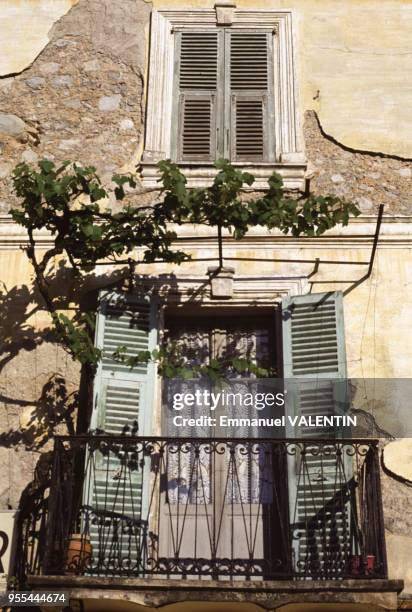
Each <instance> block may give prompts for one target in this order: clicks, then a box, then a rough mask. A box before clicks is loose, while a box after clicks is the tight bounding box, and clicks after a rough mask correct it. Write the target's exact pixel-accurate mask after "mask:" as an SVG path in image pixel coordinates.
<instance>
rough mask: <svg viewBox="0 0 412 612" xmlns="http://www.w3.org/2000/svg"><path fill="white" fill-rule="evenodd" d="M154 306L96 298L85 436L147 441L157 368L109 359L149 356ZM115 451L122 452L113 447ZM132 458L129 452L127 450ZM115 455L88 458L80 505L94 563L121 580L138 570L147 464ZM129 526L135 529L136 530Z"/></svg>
mask: <svg viewBox="0 0 412 612" xmlns="http://www.w3.org/2000/svg"><path fill="white" fill-rule="evenodd" d="M156 321H157V314H156V302H155V300H154V299H153V298H151V297H150V296H140V297H135V296H129V295H122V294H118V293H102V294H101V295H100V299H99V311H98V315H97V325H96V345H97V346H98V347H99V348H100V349H101V350H102V360H101V362H100V364H99V368H98V371H97V373H96V378H95V384H94V410H93V415H92V421H91V429H92V430H95V429H99V430H103V431H104V432H105V433H106V434H113V435H117V436H122V435H128V434H132V433H133V434H134V435H139V436H148V435H151V434H152V421H153V406H154V392H155V377H156V372H155V364H154V363H151V362H149V363H143V364H140V365H138V366H136V367H134V368H133V369H131V368H130V367H129V366H128V365H126V364H124V363H121V362H119V361H118V360H117V359H115V358H114V357H113V353H114V352H115V351H116V349H117V348H119V347H125V349H126V355H128V356H133V355H136V354H137V353H138V352H139V351H145V350H149V351H151V350H153V349H154V348H155V347H156V343H157V324H156ZM119 448H121V447H119ZM129 452H130V451H129ZM125 457H126V459H127V458H128V457H127V455H125V453H123V451H122V450H121V452H120V454H118V455H117V456H116V454H115V453H113V452H111V453H110V454H109V455H108V456H105V455H101V454H100V452H94V453H91V454H90V456H89V457H88V465H87V472H88V479H87V486H86V488H85V493H84V498H83V501H84V504H85V505H87V506H89V507H90V506H91V507H92V511H91V517H92V518H93V517H95V518H97V520H96V521H95V522H94V524H93V523H91V524H89V533H90V537H91V543H92V546H93V557H94V559H95V563H96V562H98V563H99V564H100V565H102V566H103V567H104V568H105V569H106V571H108V572H109V573H112V574H113V575H116V574H126V575H127V569H128V564H129V565H130V568H132V567H133V568H135V569H134V571H135V572H136V567H139V566H140V564H141V562H142V558H143V555H144V541H143V538H142V533H143V531H142V528H141V527H140V526H139V521H141V519H146V518H147V505H148V499H147V494H146V492H145V488H146V487H145V486H144V485H143V483H144V482H145V483H147V482H148V478H147V472H148V469H149V466H148V465H144V464H143V463H142V460H143V459H144V458H143V457H142V456H139V460H138V461H137V462H135V463H133V462H131V461H130V460H126V461H125V460H124V459H125ZM134 525H135V526H136V527H134Z"/></svg>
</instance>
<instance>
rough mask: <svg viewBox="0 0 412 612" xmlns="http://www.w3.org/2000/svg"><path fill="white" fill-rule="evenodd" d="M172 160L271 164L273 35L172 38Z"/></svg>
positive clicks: (223, 31)
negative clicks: (174, 67)
mask: <svg viewBox="0 0 412 612" xmlns="http://www.w3.org/2000/svg"><path fill="white" fill-rule="evenodd" d="M175 57H176V59H177V61H176V72H175V78H174V104H175V108H176V115H175V116H177V117H178V121H176V122H174V123H173V126H172V130H173V133H172V149H173V158H174V159H175V160H176V161H178V162H185V161H189V162H195V161H213V160H215V159H217V158H219V157H225V158H226V159H230V160H231V161H245V162H248V161H256V162H258V161H271V160H273V161H274V160H275V142H274V135H275V125H274V114H275V109H274V92H273V31H264V30H260V31H256V30H248V29H242V30H232V29H230V28H215V29H213V30H212V29H210V30H209V31H207V30H203V31H201V30H198V29H195V30H190V31H184V30H183V31H180V32H176V33H175Z"/></svg>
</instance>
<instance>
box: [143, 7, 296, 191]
mask: <svg viewBox="0 0 412 612" xmlns="http://www.w3.org/2000/svg"><path fill="white" fill-rule="evenodd" d="M293 39H294V37H293V32H292V14H291V12H290V11H282V10H280V11H265V10H262V11H254V10H243V9H242V10H238V9H237V8H236V7H235V6H234V5H230V7H228V5H227V3H226V4H223V3H222V4H219V3H217V4H216V5H215V8H214V9H199V10H185V11H184V10H172V9H171V10H154V11H153V13H152V23H151V37H150V58H149V80H148V89H147V114H146V134H145V147H144V153H143V156H142V179H143V183H144V184H145V185H146V186H148V187H149V186H151V187H158V183H157V179H158V170H157V166H156V164H157V162H158V161H159V160H161V159H168V158H171V159H173V160H174V161H175V162H178V163H179V165H180V166H181V167H182V170H183V171H184V172H185V175H186V177H187V178H188V186H189V187H191V186H192V187H193V186H205V185H207V184H210V181H211V179H212V178H213V176H214V173H215V169H214V167H213V163H214V161H215V160H216V159H218V158H220V157H224V158H226V159H230V161H231V162H232V163H233V164H235V165H239V166H242V167H243V168H244V169H246V170H247V169H249V170H250V172H252V174H254V176H255V177H256V183H255V185H254V187H256V188H259V187H263V188H265V187H266V186H267V179H268V177H269V176H270V175H271V174H272V172H273V171H274V170H276V171H277V172H279V173H280V174H281V175H282V176H283V179H284V183H285V187H286V188H289V189H295V188H302V187H303V179H304V173H305V170H306V164H305V156H304V153H303V146H302V136H301V128H300V122H299V114H298V102H297V90H296V86H295V62H294V49H293Z"/></svg>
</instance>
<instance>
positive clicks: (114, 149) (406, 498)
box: [0, 0, 412, 592]
mask: <svg viewBox="0 0 412 612" xmlns="http://www.w3.org/2000/svg"><path fill="white" fill-rule="evenodd" d="M165 5H166V6H167V7H168V8H170V7H172V6H175V7H176V8H177V7H179V8H183V7H190V6H192V7H196V8H199V7H210V6H212V5H213V2H187V3H184V4H183V3H182V2H180V1H179V2H177V1H176V2H175V1H174V0H173V1H170V2H167V3H166V4H165V3H163V4H162V5H160V4H159V3H156V4H155V6H159V7H160V6H163V7H164V6H165ZM238 6H239V7H247V6H248V7H249V6H250V5H249V3H248V2H246V0H239V1H238ZM253 6H254V7H255V8H259V7H260V8H265V9H267V8H287V9H292V10H293V19H294V26H295V52H296V76H297V85H298V90H299V93H300V109H301V118H302V122H303V120H304V112H305V111H307V112H306V118H305V125H304V133H305V142H306V151H307V156H308V160H309V165H308V176H309V177H311V188H312V189H313V190H314V191H315V192H317V191H319V192H320V191H322V192H325V191H326V192H328V191H329V192H332V193H337V194H339V195H343V196H345V197H347V198H354V199H356V200H358V201H359V203H360V205H361V208H362V210H363V212H364V213H367V214H373V213H374V212H376V209H377V207H378V206H379V204H381V203H384V204H385V207H386V212H387V214H391V215H393V216H394V217H395V218H394V219H393V221H394V222H393V223H384V226H383V235H382V240H381V242H380V247H379V249H378V252H377V258H376V261H375V267H374V271H373V274H372V276H371V277H370V278H369V279H368V280H365V281H364V282H363V283H361V284H360V285H359V286H356V287H354V288H353V290H352V291H350V292H349V293H348V294H347V295H346V296H345V318H346V331H347V352H348V367H349V375H350V376H352V377H366V378H368V377H371V378H374V377H376V378H378V377H388V378H394V377H410V370H411V364H412V346H411V344H410V339H409V335H408V334H406V333H405V330H406V329H409V327H410V321H411V320H412V293H411V291H410V287H411V279H410V270H411V269H412V252H411V246H412V245H411V241H410V237H411V232H410V227H411V226H410V225H408V222H409V220H410V219H408V218H399V216H397V215H400V214H401V215H408V214H410V210H411V196H410V193H411V187H412V169H411V168H412V165H411V162H410V161H409V160H408V159H403V157H405V158H411V157H412V145H411V141H410V134H411V132H412V116H411V113H410V108H411V107H412V90H411V88H410V83H409V82H410V74H411V73H412V65H411V62H412V60H411V58H412V50H411V42H410V31H411V29H412V27H411V26H412V23H411V22H412V2H404V1H402V0H397V1H395V0H392V1H390V0H384V1H382V2H377V0H362V1H358V0H348V1H347V2H345V3H341V2H338V1H337V0H333V1H332V0H322V2H320V1H319V0H292V1H290V2H289V1H286V0H278V1H276V2H275V1H274V0H271V1H265V2H264V1H263V0H254V1H253ZM150 10H151V4H150V3H149V2H146V1H145V0H79V1H78V2H75V0H53V1H52V0H47V1H46V0H15V1H12V0H3V2H2V4H1V7H0V20H2V21H3V25H2V33H3V36H2V40H1V41H0V58H1V64H0V70H1V74H2V75H3V76H4V77H5V78H0V212H6V211H8V210H9V208H10V205H12V204H13V203H14V198H13V196H12V194H11V179H10V175H11V172H12V169H13V167H14V165H15V164H16V163H17V162H19V161H22V160H24V161H29V162H35V161H36V160H37V159H39V158H41V157H49V158H51V159H55V160H57V161H59V160H64V159H67V158H70V159H75V160H79V161H81V162H82V163H87V164H89V163H91V164H94V165H96V166H97V168H98V170H99V172H100V173H102V175H103V177H104V178H105V180H107V179H108V177H109V176H110V175H111V173H112V172H114V171H117V170H120V169H122V168H134V167H135V165H136V163H137V162H138V161H139V158H140V154H141V150H142V138H143V132H144V110H145V90H146V71H147V64H146V58H147V44H148V35H149V20H150ZM10 74H15V76H10ZM315 112H316V113H317V116H316V114H315ZM358 150H360V151H370V152H372V153H362V152H359V151H358ZM373 152H376V154H373ZM138 191H139V190H138ZM153 197H154V196H153V195H152V194H150V193H148V194H141V198H142V200H143V199H145V201H151V199H152V198H153ZM396 216H397V217H396ZM396 221H397V222H396ZM401 221H402V223H401ZM360 227H361V225H360V224H357V223H354V224H353V226H351V228H350V229H351V230H353V232H354V234H356V235H357V236H358V237H357V238H356V237H354V238H353V239H350V238H347V239H345V240H342V241H340V240H339V238H336V237H333V238H331V239H330V240H328V239H327V240H325V241H323V242H320V241H318V242H316V241H314V242H310V241H309V242H306V243H305V247H303V246H302V244H301V243H296V242H295V243H290V242H287V241H285V240H282V239H278V238H277V239H276V240H275V239H273V240H272V239H270V240H268V241H266V242H264V241H263V242H262V240H261V239H259V240H256V241H255V240H254V239H251V240H249V242H248V243H246V244H245V246H244V247H242V251H241V252H239V248H240V247H231V248H232V251H231V253H232V255H236V254H241V255H243V256H247V255H248V254H249V255H253V254H255V253H257V252H258V253H259V255H260V256H262V257H263V256H266V257H268V258H273V257H277V258H279V254H281V255H282V257H281V258H284V259H287V258H290V259H291V260H293V259H304V258H308V259H315V258H316V257H321V258H323V259H325V260H337V261H341V260H345V261H352V262H354V263H356V262H357V264H358V265H353V266H346V265H343V266H342V265H336V266H334V265H321V266H320V268H319V271H318V273H317V275H316V276H314V277H312V278H311V279H310V280H311V281H312V282H313V285H312V289H313V291H323V290H333V289H349V288H350V287H351V286H353V284H354V282H355V281H357V280H358V279H359V278H361V276H362V275H363V274H365V271H366V268H365V265H361V264H360V263H359V262H361V261H363V262H364V261H368V258H369V255H370V249H371V240H370V239H369V238H366V239H365V238H362V231H360V229H359V228H360ZM373 229H374V223H373V220H372V221H371V223H370V226H368V229H367V235H368V236H370V235H371V234H372V233H373ZM9 231H11V226H9V225H7V227H6V228H5V232H4V235H5V236H6V237H7V234H8V232H9ZM349 234H350V232H349ZM17 242H18V241H17ZM215 252H216V248H215V246H214V245H212V246H210V247H207V246H205V247H204V249H203V250H202V252H201V253H200V255H201V256H204V257H205V256H208V255H210V254H211V253H215ZM226 253H227V254H228V255H229V254H230V249H229V250H227V251H226ZM206 267H207V264H202V265H198V264H196V265H195V264H187V265H185V267H184V268H181V269H180V270H179V271H178V272H182V273H185V274H191V273H192V274H196V275H204V273H205V272H206ZM0 270H1V274H0V281H1V282H2V285H1V286H0V300H1V309H0V324H1V325H2V332H1V334H2V336H1V339H3V341H5V345H4V346H5V352H4V353H3V354H2V355H1V356H0V360H1V361H0V367H2V370H1V376H0V408H1V410H0V418H1V421H0V430H1V432H3V433H5V434H6V436H5V437H4V436H3V438H2V442H5V444H3V446H2V448H0V460H1V462H2V465H5V466H6V469H4V470H2V472H1V474H0V504H1V506H2V507H6V506H7V505H8V504H9V505H11V506H12V507H16V506H17V505H18V501H19V497H20V494H21V491H22V489H23V487H24V486H25V484H26V483H27V482H28V481H29V480H30V479H31V476H32V473H33V469H34V466H35V464H36V462H37V460H38V453H39V451H43V450H45V449H47V446H40V447H39V444H42V443H43V438H41V439H40V441H39V440H38V438H37V434H38V431H37V428H38V426H39V425H44V424H45V423H46V422H50V419H51V414H50V410H51V409H52V410H53V409H54V407H55V400H56V399H57V398H58V395H59V393H60V394H61V391H60V389H61V387H59V385H61V382H59V381H61V380H62V379H63V380H64V381H65V384H66V387H67V390H66V393H68V394H70V393H72V392H73V391H75V389H76V388H77V386H78V382H79V368H78V367H77V365H74V364H73V363H72V362H71V360H70V359H69V358H68V356H67V355H66V354H65V353H63V351H61V350H58V349H57V348H56V347H55V345H54V344H53V343H52V342H51V341H50V340H51V339H50V336H49V335H48V333H47V327H48V319H47V317H46V316H45V314H44V312H43V310H42V307H41V305H39V301H38V296H36V294H35V292H33V287H32V273H31V270H30V267H29V265H28V263H27V260H26V259H25V255H24V253H23V252H22V251H21V250H20V249H19V248H18V247H15V248H8V250H0ZM312 270H313V264H307V265H304V264H302V263H296V262H295V263H293V262H292V261H291V262H290V263H284V264H276V265H274V264H267V265H262V263H259V264H257V263H256V264H252V263H248V264H246V263H244V264H239V265H238V266H237V267H236V275H249V276H255V277H259V276H262V275H268V276H273V275H275V276H280V277H290V276H296V277H300V278H302V277H304V276H307V275H309V274H310V273H311V272H312ZM145 271H146V272H148V273H149V272H153V273H154V274H158V273H167V272H173V271H176V270H173V269H172V268H171V267H168V266H164V267H163V268H162V269H159V268H158V267H157V268H154V267H153V268H152V269H150V268H146V269H145ZM70 282H71V281H70V279H67V278H64V279H63V277H62V280H61V285H60V287H61V286H63V285H64V287H65V288H66V289H67V291H68V292H70V288H71V285H70ZM47 385H48V386H47ZM68 405H70V402H68V401H67V399H66V398H65V397H64V401H63V402H62V411H63V413H62V414H61V415H59V419H58V423H56V427H57V428H58V427H63V428H66V427H67V426H68V424H69V427H70V423H69V419H68V420H66V419H65V414H64V407H67V406H68ZM360 405H361V407H364V408H365V409H367V410H369V411H370V412H371V411H372V412H373V410H375V411H376V410H377V407H376V405H374V404H373V402H372V403H371V404H370V403H368V398H367V397H366V398H364V402H363V404H360ZM35 406H37V407H40V416H39V414H37V413H35V414H34V413H33V409H34V407H35ZM378 408H379V407H378ZM384 408H385V406H384ZM389 414H390V412H389V411H388V410H387V409H386V416H385V409H384V410H381V411H380V413H379V418H380V419H381V420H380V424H381V426H382V427H383V428H384V429H385V430H386V431H389V432H390V431H391V427H392V425H393V423H391V418H390V417H389ZM66 416H68V417H69V416H70V415H66ZM60 417H61V418H60ZM39 419H40V422H39ZM40 429H42V428H41V427H40ZM46 429H47V428H46ZM40 433H41V435H43V433H44V432H43V433H42V431H41V432H40ZM49 433H50V431H49ZM33 443H34V448H33ZM26 446H28V447H29V448H31V451H30V452H28V451H27V450H25V448H26ZM384 490H385V510H386V520H387V529H388V531H389V533H390V536H391V537H390V538H389V544H390V551H392V552H391V555H392V557H391V558H392V559H394V558H395V556H396V555H397V552H396V547H397V546H398V545H400V543H402V546H403V547H405V548H403V549H402V550H403V551H404V552H402V555H403V554H405V555H407V553H406V547H407V546H409V541H408V540H406V539H405V537H404V536H405V534H407V533H411V529H412V519H411V518H410V513H408V509H410V507H411V496H410V489H408V488H407V487H406V485H402V484H400V483H396V482H395V481H394V480H392V479H390V478H388V477H386V478H385V480H384ZM402 555H399V556H398V557H397V558H398V559H403V558H404V557H402ZM405 558H407V557H406V556H405ZM391 563H392V565H390V569H391V575H392V577H402V572H403V567H402V564H400V563H398V564H396V563H397V562H396V561H395V560H393V561H391ZM408 571H409V570H408ZM404 575H405V576H406V571H405V574H404ZM409 579H410V572H409V574H408V580H409ZM408 585H409V586H408V587H407V588H408V589H409V591H410V592H412V584H411V583H409V582H408Z"/></svg>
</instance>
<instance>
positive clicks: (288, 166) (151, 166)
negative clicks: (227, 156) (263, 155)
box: [141, 153, 306, 190]
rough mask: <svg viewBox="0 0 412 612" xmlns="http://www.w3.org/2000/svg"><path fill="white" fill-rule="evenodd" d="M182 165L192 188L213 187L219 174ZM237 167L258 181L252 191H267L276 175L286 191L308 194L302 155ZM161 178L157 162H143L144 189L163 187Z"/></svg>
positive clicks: (208, 168)
mask: <svg viewBox="0 0 412 612" xmlns="http://www.w3.org/2000/svg"><path fill="white" fill-rule="evenodd" d="M178 165H179V168H180V170H181V171H182V172H183V174H184V175H185V176H186V178H187V186H188V187H209V186H210V185H211V183H212V181H213V178H214V177H215V175H216V173H217V170H216V168H215V167H214V165H213V164H212V163H210V164H207V163H204V162H191V163H189V162H182V163H179V164H178ZM233 166H235V167H238V168H241V169H242V170H244V171H245V172H250V173H251V174H253V176H254V177H255V182H254V183H253V185H251V187H249V188H248V189H253V190H259V189H267V188H268V179H269V177H270V176H271V174H272V173H273V172H277V173H278V174H280V176H281V177H282V178H283V183H284V186H285V188H286V189H299V190H304V187H305V172H306V160H305V158H304V156H303V155H302V154H297V153H294V154H285V155H284V156H283V159H282V161H281V162H278V163H276V162H274V163H261V162H254V163H247V162H233ZM159 177H160V174H159V170H158V168H157V165H156V163H155V162H154V161H149V160H147V161H142V162H141V179H142V184H143V186H144V187H147V188H153V187H159V183H158V180H159Z"/></svg>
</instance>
